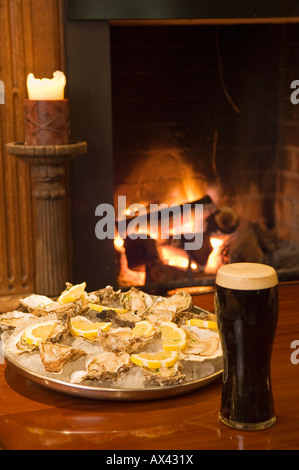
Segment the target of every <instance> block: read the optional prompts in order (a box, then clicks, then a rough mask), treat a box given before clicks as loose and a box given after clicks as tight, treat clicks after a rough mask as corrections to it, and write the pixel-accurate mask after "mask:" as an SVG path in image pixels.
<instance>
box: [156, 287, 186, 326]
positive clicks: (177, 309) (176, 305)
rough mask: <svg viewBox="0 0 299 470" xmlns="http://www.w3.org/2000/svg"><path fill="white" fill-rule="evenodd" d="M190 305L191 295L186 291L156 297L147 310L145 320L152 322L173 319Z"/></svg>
mask: <svg viewBox="0 0 299 470" xmlns="http://www.w3.org/2000/svg"><path fill="white" fill-rule="evenodd" d="M191 305H192V297H191V295H190V294H189V293H188V292H185V291H180V292H177V293H176V294H174V295H172V296H171V297H167V298H163V297H158V298H157V300H156V301H155V302H154V303H153V305H152V306H151V307H150V308H149V309H148V311H147V320H149V321H150V322H152V323H158V324H159V323H161V322H163V321H175V318H176V317H177V316H178V315H179V314H181V312H184V311H185V310H187V309H188V308H190V307H191Z"/></svg>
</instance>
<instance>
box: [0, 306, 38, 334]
mask: <svg viewBox="0 0 299 470" xmlns="http://www.w3.org/2000/svg"><path fill="white" fill-rule="evenodd" d="M37 321H38V319H37V318H36V316H35V315H32V314H31V313H24V312H19V311H18V310H14V311H13V312H8V313H3V314H2V315H0V330H4V329H6V328H25V327H26V326H28V325H30V324H31V323H34V322H37Z"/></svg>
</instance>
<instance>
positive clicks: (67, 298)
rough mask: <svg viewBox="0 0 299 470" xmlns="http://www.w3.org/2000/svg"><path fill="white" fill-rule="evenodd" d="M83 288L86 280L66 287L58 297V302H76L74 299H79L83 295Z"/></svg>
mask: <svg viewBox="0 0 299 470" xmlns="http://www.w3.org/2000/svg"><path fill="white" fill-rule="evenodd" d="M85 288H86V282H82V284H76V285H75V286H72V287H69V288H68V289H66V290H65V291H63V292H62V294H61V295H60V297H59V298H58V302H59V303H60V304H67V303H68V302H76V300H79V299H81V297H82V296H83V295H84V292H85Z"/></svg>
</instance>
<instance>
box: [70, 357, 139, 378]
mask: <svg viewBox="0 0 299 470" xmlns="http://www.w3.org/2000/svg"><path fill="white" fill-rule="evenodd" d="M130 367H131V361H130V355H129V354H128V353H123V354H120V355H117V354H115V353H113V352H104V353H102V354H100V355H99V356H95V357H91V358H89V359H88V360H87V363H86V370H85V371H76V372H73V374H72V376H71V380H70V381H71V383H81V382H83V381H84V380H99V381H105V380H109V382H114V381H115V380H116V379H117V378H118V377H119V375H120V374H121V373H122V372H124V371H126V370H128V369H129V368H130Z"/></svg>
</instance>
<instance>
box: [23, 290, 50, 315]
mask: <svg viewBox="0 0 299 470" xmlns="http://www.w3.org/2000/svg"><path fill="white" fill-rule="evenodd" d="M20 303H21V305H23V307H25V308H26V309H27V310H28V312H30V313H32V314H33V315H35V316H37V317H39V316H42V315H44V313H43V312H44V311H45V309H46V307H49V306H52V305H53V304H57V305H59V304H58V302H54V300H52V299H50V298H49V297H46V296H44V295H37V294H32V295H30V296H28V297H26V298H25V299H20Z"/></svg>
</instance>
